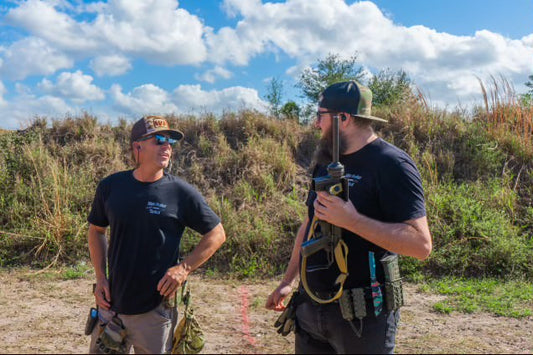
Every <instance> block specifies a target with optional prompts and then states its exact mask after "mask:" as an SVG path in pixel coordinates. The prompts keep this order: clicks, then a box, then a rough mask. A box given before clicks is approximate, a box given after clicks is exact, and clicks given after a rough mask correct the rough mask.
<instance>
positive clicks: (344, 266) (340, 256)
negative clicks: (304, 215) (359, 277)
mask: <svg viewBox="0 0 533 355" xmlns="http://www.w3.org/2000/svg"><path fill="white" fill-rule="evenodd" d="M317 224H318V218H317V217H316V216H313V220H312V221H311V227H310V228H309V232H308V234H307V240H310V239H311V237H312V236H313V235H314V233H315V229H316V226H317ZM333 254H334V255H335V261H336V263H337V267H338V268H339V271H340V274H339V276H338V277H337V280H335V284H339V289H338V291H337V293H336V294H335V295H334V296H333V297H332V298H329V299H323V298H320V297H318V296H317V295H316V294H315V293H314V292H313V291H312V290H311V288H310V287H309V283H308V282H307V272H306V270H307V256H302V267H301V271H300V279H301V280H302V285H303V287H304V289H305V292H307V294H308V295H309V297H310V298H311V299H312V300H313V301H315V302H317V303H320V304H327V303H332V302H335V301H336V300H338V299H339V298H340V297H341V296H342V291H343V288H344V282H345V281H346V279H347V277H348V245H346V243H345V242H344V240H342V239H340V240H339V242H338V243H337V245H335V248H334V251H333Z"/></svg>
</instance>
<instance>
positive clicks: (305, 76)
mask: <svg viewBox="0 0 533 355" xmlns="http://www.w3.org/2000/svg"><path fill="white" fill-rule="evenodd" d="M362 77H363V68H362V67H361V66H357V55H353V56H352V57H350V58H349V59H342V58H341V57H340V56H339V55H338V54H332V53H330V54H328V56H327V57H326V58H325V59H319V60H318V62H317V64H316V65H315V66H314V67H311V68H306V69H304V71H303V72H302V74H300V78H299V80H298V83H297V84H296V87H299V88H300V89H301V90H302V92H303V97H304V98H306V99H308V100H309V101H311V102H312V103H317V102H318V99H319V96H320V93H321V92H322V91H324V89H325V88H326V87H328V86H329V85H331V84H334V83H338V82H341V81H349V80H357V81H360V80H361V79H362Z"/></svg>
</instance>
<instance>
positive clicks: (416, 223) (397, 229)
mask: <svg viewBox="0 0 533 355" xmlns="http://www.w3.org/2000/svg"><path fill="white" fill-rule="evenodd" d="M347 229H348V230H350V231H352V232H354V233H356V234H358V235H360V236H361V237H363V238H365V239H367V240H368V241H370V242H372V243H374V244H376V245H379V246H380V247H382V248H383V249H386V250H389V251H392V252H394V253H398V254H401V255H406V256H412V257H415V258H417V259H420V260H423V259H426V258H427V257H428V256H429V254H430V252H431V249H432V243H431V235H430V232H429V228H428V227H427V219H426V217H421V218H418V219H415V220H409V221H405V222H403V223H385V222H380V221H377V220H374V219H371V218H368V217H366V216H364V215H361V214H358V218H357V219H356V220H354V222H353V223H352V224H351V226H350V228H347Z"/></svg>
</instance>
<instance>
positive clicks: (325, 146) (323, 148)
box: [311, 128, 348, 168]
mask: <svg viewBox="0 0 533 355" xmlns="http://www.w3.org/2000/svg"><path fill="white" fill-rule="evenodd" d="M331 131H332V129H331V128H330V129H329V131H328V132H326V134H324V135H323V136H322V138H320V141H319V142H318V146H317V147H316V149H315V153H314V154H313V162H312V163H311V167H312V168H314V167H315V166H316V165H321V166H328V165H329V164H330V163H331V162H332V159H333V137H332V134H331ZM347 148H348V139H347V137H346V135H345V134H344V133H343V132H339V154H344V153H345V152H346V150H347Z"/></svg>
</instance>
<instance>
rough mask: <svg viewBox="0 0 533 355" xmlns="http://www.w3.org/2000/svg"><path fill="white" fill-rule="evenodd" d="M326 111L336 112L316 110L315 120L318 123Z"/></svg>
mask: <svg viewBox="0 0 533 355" xmlns="http://www.w3.org/2000/svg"><path fill="white" fill-rule="evenodd" d="M327 113H337V111H317V112H316V121H317V122H318V123H320V121H321V120H322V115H325V114H327Z"/></svg>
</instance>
